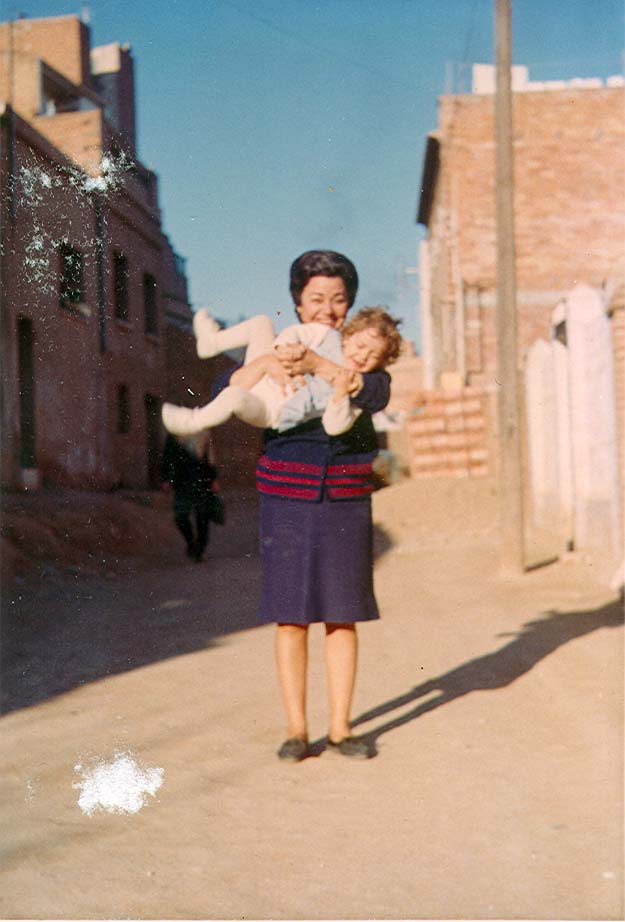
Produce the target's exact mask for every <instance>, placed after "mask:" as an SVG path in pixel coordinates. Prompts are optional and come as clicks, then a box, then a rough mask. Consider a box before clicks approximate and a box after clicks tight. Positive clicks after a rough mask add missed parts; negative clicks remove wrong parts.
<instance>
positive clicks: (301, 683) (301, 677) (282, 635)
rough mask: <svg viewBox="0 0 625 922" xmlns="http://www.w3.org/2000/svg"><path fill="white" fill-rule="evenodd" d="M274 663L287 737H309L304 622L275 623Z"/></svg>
mask: <svg viewBox="0 0 625 922" xmlns="http://www.w3.org/2000/svg"><path fill="white" fill-rule="evenodd" d="M276 662H277V665H278V679H279V681H280V691H281V692H282V701H283V703H284V709H285V711H286V717H287V728H288V729H287V735H288V737H289V738H290V739H291V738H295V737H297V738H299V739H303V740H305V739H308V723H307V720H306V674H307V667H308V627H307V626H306V625H301V624H279V625H278V630H277V633H276Z"/></svg>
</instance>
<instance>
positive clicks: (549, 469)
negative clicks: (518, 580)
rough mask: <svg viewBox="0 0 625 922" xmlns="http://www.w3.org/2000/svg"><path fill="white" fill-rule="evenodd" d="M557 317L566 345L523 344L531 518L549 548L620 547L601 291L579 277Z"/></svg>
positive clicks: (611, 559)
mask: <svg viewBox="0 0 625 922" xmlns="http://www.w3.org/2000/svg"><path fill="white" fill-rule="evenodd" d="M554 315H555V317H554V319H555V321H558V322H560V324H561V328H562V329H563V330H564V331H565V338H566V345H563V343H562V342H560V341H558V340H557V339H553V340H551V341H550V342H546V341H545V340H539V341H538V342H536V343H534V344H533V345H532V346H531V348H530V349H529V351H528V357H527V364H526V373H525V380H526V408H527V441H528V465H529V494H530V502H529V507H530V526H533V527H534V528H535V529H537V530H538V531H539V532H541V531H542V533H543V534H545V533H546V534H549V535H550V536H551V550H552V551H554V552H555V553H560V552H561V551H562V550H563V549H564V547H566V546H567V545H568V544H569V543H570V544H571V545H572V546H574V547H575V548H587V549H595V550H600V551H601V552H602V554H603V555H605V559H606V564H608V565H609V566H610V565H616V563H618V560H619V558H620V554H621V553H622V547H621V532H620V522H619V503H618V469H617V447H616V407H615V392H614V371H613V359H612V343H611V330H610V320H609V318H608V317H607V315H606V312H605V308H604V303H603V297H602V294H601V293H600V292H599V291H597V290H595V289H593V288H590V287H589V286H587V285H577V286H576V287H575V288H574V289H573V290H572V291H571V292H570V293H569V294H568V295H567V297H566V298H565V299H564V301H563V302H562V303H561V304H560V305H558V308H557V309H556V311H555V312H554Z"/></svg>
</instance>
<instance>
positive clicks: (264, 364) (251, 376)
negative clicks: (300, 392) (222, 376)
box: [230, 352, 289, 391]
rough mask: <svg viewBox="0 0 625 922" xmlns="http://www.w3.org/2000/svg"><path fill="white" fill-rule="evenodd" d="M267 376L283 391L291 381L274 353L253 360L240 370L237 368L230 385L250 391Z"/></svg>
mask: <svg viewBox="0 0 625 922" xmlns="http://www.w3.org/2000/svg"><path fill="white" fill-rule="evenodd" d="M265 375H269V377H271V378H273V379H274V381H275V382H276V383H277V384H279V385H280V387H281V388H282V390H284V391H285V390H286V387H287V383H288V380H289V375H288V372H287V371H286V370H285V369H284V367H283V366H282V364H281V363H280V362H279V360H278V358H277V356H275V355H274V354H273V353H272V352H268V353H267V354H266V355H259V356H258V358H256V359H253V360H252V361H251V362H249V363H248V364H247V365H241V367H240V368H237V370H236V371H235V372H233V373H232V375H231V376H230V384H236V385H237V386H238V387H243V388H245V390H246V391H249V390H250V389H251V388H252V387H254V385H255V384H258V382H259V381H260V379H261V378H263V377H264V376H265Z"/></svg>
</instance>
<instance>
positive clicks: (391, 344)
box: [341, 304, 402, 365]
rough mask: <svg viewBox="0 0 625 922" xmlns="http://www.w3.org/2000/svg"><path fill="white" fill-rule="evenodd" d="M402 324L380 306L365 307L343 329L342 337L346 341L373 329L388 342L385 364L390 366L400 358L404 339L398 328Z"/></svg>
mask: <svg viewBox="0 0 625 922" xmlns="http://www.w3.org/2000/svg"><path fill="white" fill-rule="evenodd" d="M401 322H402V321H401V320H396V319H395V318H394V317H391V315H390V314H389V313H388V311H387V310H386V308H384V307H382V305H380V304H378V305H377V306H376V307H363V308H362V310H359V311H358V313H357V314H355V315H354V316H353V317H352V319H351V320H348V321H347V323H345V324H344V326H343V327H341V336H342V338H343V339H345V338H346V337H348V336H353V335H354V333H359V332H360V331H361V330H365V329H368V328H370V327H372V328H373V329H374V330H375V331H376V333H377V334H378V336H380V337H381V338H382V339H384V340H385V342H386V349H385V351H384V364H385V365H390V364H391V363H392V362H395V361H396V360H397V358H398V357H399V352H400V349H401V344H402V338H401V333H400V332H399V330H398V329H397V327H398V326H399V325H400V323H401Z"/></svg>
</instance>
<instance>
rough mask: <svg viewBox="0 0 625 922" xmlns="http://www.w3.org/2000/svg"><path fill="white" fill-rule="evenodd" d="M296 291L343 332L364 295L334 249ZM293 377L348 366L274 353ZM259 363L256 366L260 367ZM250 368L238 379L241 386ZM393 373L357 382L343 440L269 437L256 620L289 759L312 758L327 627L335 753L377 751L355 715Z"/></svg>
mask: <svg viewBox="0 0 625 922" xmlns="http://www.w3.org/2000/svg"><path fill="white" fill-rule="evenodd" d="M290 280H291V284H290V290H291V294H292V296H293V300H294V302H295V310H296V312H297V315H298V317H299V319H300V321H301V322H302V325H303V326H304V328H305V327H306V326H307V325H310V324H315V325H325V326H327V327H329V328H330V329H331V330H339V329H340V328H341V327H343V325H344V323H345V318H346V316H347V313H348V311H349V309H350V308H351V306H352V304H353V303H354V300H355V298H356V292H357V290H358V274H357V272H356V268H355V266H354V265H353V263H352V262H351V261H350V260H349V259H347V258H346V257H345V256H343V255H342V254H340V253H336V252H333V251H327V250H323V251H319V250H312V251H308V252H306V253H304V254H302V256H300V257H299V258H298V259H296V260H295V262H294V263H293V265H292V266H291V274H290ZM258 362H259V363H260V364H261V365H262V366H263V370H264V371H265V372H266V371H267V369H268V368H269V367H270V366H273V365H276V366H279V367H280V370H281V371H286V372H287V374H289V375H292V376H297V375H307V374H317V375H321V376H322V377H324V378H326V379H328V380H332V378H333V377H334V376H335V375H336V374H337V372H339V373H340V372H341V371H342V369H341V366H340V365H336V364H334V363H332V362H331V361H328V360H326V359H320V358H319V357H318V356H317V355H316V354H315V353H314V352H313V351H311V350H310V349H306V350H300V352H299V354H296V353H295V352H293V351H291V352H287V353H286V354H285V355H284V356H282V357H280V355H278V356H276V355H273V356H270V363H269V365H267V364H265V363H264V359H263V357H262V356H261V357H260V358H259V359H258ZM251 364H252V365H253V364H254V363H251ZM250 367H251V366H250V365H248V366H245V367H244V368H242V369H240V370H239V371H237V372H235V374H234V375H233V376H232V382H233V383H235V382H237V381H238V382H239V383H241V381H242V376H245V374H246V368H247V369H250ZM389 396H390V378H389V376H388V374H387V373H386V372H385V371H383V370H381V371H372V372H369V373H363V374H361V375H359V387H358V392H357V393H356V394H355V395H353V396H351V397H350V398H349V403H350V404H351V405H353V406H354V407H356V408H357V409H358V410H359V411H361V412H360V413H359V415H358V416H357V418H356V421H355V422H354V424H353V425H352V426H351V428H349V429H348V430H347V431H345V432H343V433H341V434H340V435H336V436H330V435H328V433H327V432H326V431H325V430H324V428H323V426H322V424H321V421H320V420H319V419H313V420H310V421H308V422H306V423H303V424H301V425H296V426H294V427H293V428H291V429H288V430H287V431H285V432H277V431H275V430H269V431H267V433H266V437H265V450H264V453H263V455H262V457H261V458H260V459H259V463H258V471H257V474H258V479H257V483H258V490H259V493H260V552H261V563H262V586H261V599H260V611H259V618H260V620H261V622H265V623H267V622H274V623H276V624H277V635H276V659H277V669H278V677H279V681H280V688H281V692H282V698H283V703H284V707H285V711H286V718H287V739H286V741H285V742H284V743H283V745H282V746H281V747H280V749H279V751H278V756H279V758H280V759H282V760H286V761H291V762H299V761H301V760H302V759H304V758H305V757H306V756H307V755H308V754H309V748H308V721H307V713H306V677H307V661H308V653H307V649H308V627H309V625H310V624H313V623H316V622H320V623H323V624H324V627H325V632H326V641H325V644H326V667H327V685H328V700H329V726H328V739H327V748H328V749H329V750H331V751H335V752H339V753H340V754H342V755H344V756H349V757H352V758H361V759H366V758H370V757H371V756H372V755H374V752H373V751H372V749H371V747H370V746H369V744H368V742H367V741H366V740H365V739H363V738H356V737H353V736H352V735H351V731H350V723H349V713H350V708H351V701H352V695H353V691H354V683H355V679H356V662H357V636H356V624H357V623H358V622H359V621H373V620H376V619H378V618H379V613H378V607H377V604H376V600H375V596H374V594H373V554H372V524H371V501H370V498H371V493H372V491H373V482H372V467H371V466H372V461H373V458H374V457H375V455H376V454H377V442H376V436H375V432H374V429H373V424H372V422H371V416H370V414H371V413H374V412H376V411H378V410H381V409H383V408H384V407H385V406H386V404H387V402H388V399H389Z"/></svg>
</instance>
